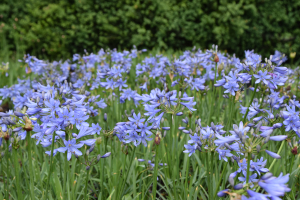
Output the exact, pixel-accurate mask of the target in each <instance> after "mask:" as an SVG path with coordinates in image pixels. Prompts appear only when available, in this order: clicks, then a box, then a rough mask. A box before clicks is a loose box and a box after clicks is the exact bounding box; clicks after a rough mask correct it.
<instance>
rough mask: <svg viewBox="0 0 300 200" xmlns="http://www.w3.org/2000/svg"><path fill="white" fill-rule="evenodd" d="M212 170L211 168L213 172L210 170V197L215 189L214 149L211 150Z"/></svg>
mask: <svg viewBox="0 0 300 200" xmlns="http://www.w3.org/2000/svg"><path fill="white" fill-rule="evenodd" d="M210 170H211V172H210V184H211V185H210V192H209V194H210V198H212V195H213V192H214V191H213V190H214V186H213V182H214V181H213V178H214V177H213V175H214V152H213V151H211V152H210Z"/></svg>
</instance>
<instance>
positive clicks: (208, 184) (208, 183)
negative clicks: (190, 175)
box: [199, 151, 211, 199]
mask: <svg viewBox="0 0 300 200" xmlns="http://www.w3.org/2000/svg"><path fill="white" fill-rule="evenodd" d="M208 154H209V152H208V151H207V154H206V155H205V159H206V173H207V186H208V194H210V181H211V180H210V177H209V162H208ZM200 171H201V170H199V172H200ZM208 199H210V195H209V196H208Z"/></svg>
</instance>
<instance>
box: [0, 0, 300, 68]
mask: <svg viewBox="0 0 300 200" xmlns="http://www.w3.org/2000/svg"><path fill="white" fill-rule="evenodd" d="M299 10H300V1H299V0H288V1H281V0H268V1H267V0H244V1H229V0H228V1H226V0H140V1H139V0H137V1H134V0H109V1H104V0H21V1H11V0H2V1H1V2H0V20H1V21H0V34H1V36H0V40H1V48H2V53H3V52H5V53H6V54H7V52H11V53H14V52H17V53H24V52H26V53H31V54H34V55H37V56H40V57H47V58H50V59H53V58H61V57H63V58H66V57H69V56H70V55H72V54H73V53H83V52H84V49H86V50H87V51H88V52H91V51H97V50H98V49H100V48H120V49H130V48H131V47H132V46H133V45H136V46H137V47H138V48H139V49H141V48H147V49H152V48H158V49H160V50H164V49H175V50H184V49H186V48H187V47H193V46H197V47H201V48H210V47H211V45H212V44H218V45H219V47H220V49H226V50H227V51H228V52H230V53H237V52H238V53H239V56H243V55H244V50H247V49H255V51H256V52H258V53H261V54H262V55H263V56H267V55H270V54H271V53H273V52H274V51H275V49H277V50H279V51H281V52H283V53H286V54H289V53H290V52H298V55H297V56H296V61H297V62H299V54H300V52H299V50H300V37H299V35H300V26H299V24H300V15H299Z"/></svg>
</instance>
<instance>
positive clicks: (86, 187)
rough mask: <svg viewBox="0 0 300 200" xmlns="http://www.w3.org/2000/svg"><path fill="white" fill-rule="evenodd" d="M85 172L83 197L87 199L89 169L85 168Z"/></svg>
mask: <svg viewBox="0 0 300 200" xmlns="http://www.w3.org/2000/svg"><path fill="white" fill-rule="evenodd" d="M86 172H87V174H86V181H85V190H84V199H89V198H88V194H87V190H88V182H89V178H90V170H87V171H86Z"/></svg>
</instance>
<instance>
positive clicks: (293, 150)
mask: <svg viewBox="0 0 300 200" xmlns="http://www.w3.org/2000/svg"><path fill="white" fill-rule="evenodd" d="M291 152H292V154H294V155H297V154H298V149H297V147H294V148H293V149H292V151H291Z"/></svg>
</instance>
